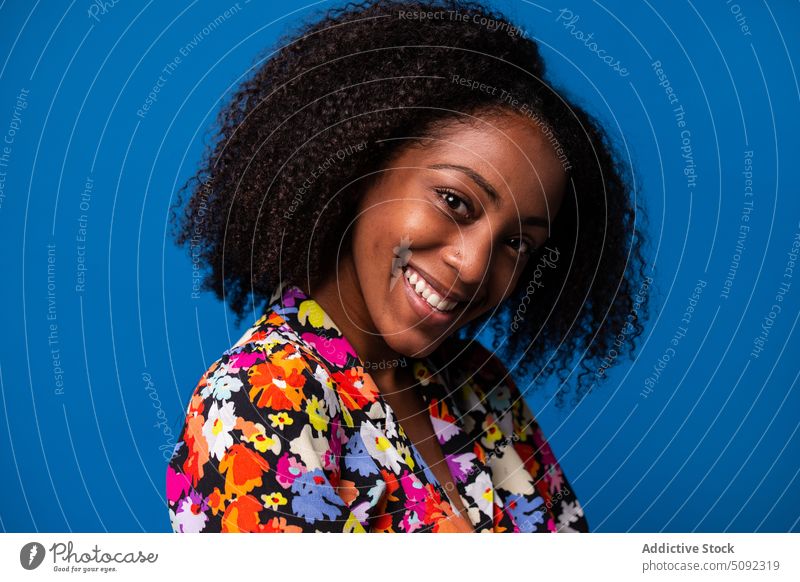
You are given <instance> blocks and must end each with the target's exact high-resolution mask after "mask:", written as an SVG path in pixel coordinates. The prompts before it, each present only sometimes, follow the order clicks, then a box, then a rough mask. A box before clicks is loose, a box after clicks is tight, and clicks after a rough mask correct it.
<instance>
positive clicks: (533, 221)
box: [428, 164, 550, 228]
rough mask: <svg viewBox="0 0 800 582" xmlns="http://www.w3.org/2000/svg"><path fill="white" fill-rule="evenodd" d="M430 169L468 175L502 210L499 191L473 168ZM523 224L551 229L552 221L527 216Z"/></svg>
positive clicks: (445, 165) (433, 167) (455, 165)
mask: <svg viewBox="0 0 800 582" xmlns="http://www.w3.org/2000/svg"><path fill="white" fill-rule="evenodd" d="M428 169H431V170H456V171H458V172H461V173H463V174H466V175H467V176H469V177H470V179H471V180H472V181H473V182H475V183H476V184H477V185H478V186H480V187H481V188H483V190H484V191H485V192H486V193H487V194H488V195H489V199H490V200H491V201H492V203H493V204H494V206H495V208H500V206H501V205H502V198H501V197H500V195H499V194H498V193H497V190H495V189H494V186H492V185H491V184H490V183H489V181H488V180H487V179H486V178H484V177H483V176H481V175H480V174H479V173H478V172H476V171H475V170H473V169H472V168H468V167H467V166H459V165H458V164H433V165H432V166H428ZM522 224H529V225H531V226H541V227H544V228H549V227H550V221H549V220H547V218H545V217H543V216H527V217H525V218H524V219H523V220H522Z"/></svg>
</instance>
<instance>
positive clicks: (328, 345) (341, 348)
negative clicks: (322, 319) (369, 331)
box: [301, 332, 356, 368]
mask: <svg viewBox="0 0 800 582" xmlns="http://www.w3.org/2000/svg"><path fill="white" fill-rule="evenodd" d="M301 337H302V338H303V340H304V341H306V342H308V343H309V344H311V345H312V346H314V348H315V349H316V350H317V351H318V352H319V353H320V354H321V355H322V357H324V358H325V359H326V360H328V361H329V362H331V363H333V364H334V365H336V366H339V367H340V368H341V367H342V366H344V365H345V364H346V363H347V355H348V354H350V355H352V356H354V357H355V355H356V353H355V351H354V350H353V347H352V346H351V345H350V342H348V341H347V340H346V339H344V338H341V337H339V338H333V339H328V338H323V337H321V336H319V335H317V334H316V333H310V332H306V333H304V334H303V335H302V336H301Z"/></svg>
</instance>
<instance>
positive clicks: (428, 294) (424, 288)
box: [405, 267, 458, 311]
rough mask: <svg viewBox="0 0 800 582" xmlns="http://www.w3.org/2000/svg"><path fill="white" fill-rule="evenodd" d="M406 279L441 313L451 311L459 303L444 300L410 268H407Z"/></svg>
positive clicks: (418, 293)
mask: <svg viewBox="0 0 800 582" xmlns="http://www.w3.org/2000/svg"><path fill="white" fill-rule="evenodd" d="M405 277H406V279H408V282H409V284H410V285H411V287H412V288H413V289H414V291H416V293H417V295H419V296H421V297H422V298H423V299H425V300H426V301H427V302H428V304H429V305H430V306H432V307H434V308H435V309H437V310H439V311H451V310H452V309H453V308H454V307H455V306H456V305H458V302H457V301H448V300H447V299H443V298H442V297H441V296H439V294H438V293H436V292H435V291H434V290H433V289H432V288H431V287H430V286H429V285H428V283H427V282H426V281H425V279H423V278H422V276H421V275H418V274H417V273H416V271H413V272H412V271H411V268H410V267H406V270H405Z"/></svg>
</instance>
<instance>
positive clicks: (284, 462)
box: [275, 453, 307, 489]
mask: <svg viewBox="0 0 800 582" xmlns="http://www.w3.org/2000/svg"><path fill="white" fill-rule="evenodd" d="M275 471H276V474H277V479H278V483H280V485H281V487H283V488H284V489H288V488H289V487H291V486H292V483H294V480H295V479H297V478H298V477H299V476H300V475H302V474H303V473H305V472H306V471H307V469H306V467H305V465H303V463H301V462H300V461H298V460H297V457H295V456H293V455H290V454H289V453H284V454H283V456H282V457H281V458H280V459H278V467H277V468H276V470H275Z"/></svg>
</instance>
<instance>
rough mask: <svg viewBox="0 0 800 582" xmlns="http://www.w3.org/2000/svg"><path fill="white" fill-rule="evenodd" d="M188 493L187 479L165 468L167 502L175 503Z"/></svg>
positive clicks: (171, 469) (181, 474)
mask: <svg viewBox="0 0 800 582" xmlns="http://www.w3.org/2000/svg"><path fill="white" fill-rule="evenodd" d="M187 491H189V477H187V476H186V475H184V474H183V473H178V472H177V471H176V470H175V469H173V468H172V466H169V467H167V501H169V502H170V503H175V502H176V501H177V500H178V499H180V498H181V497H183V496H184V495H185V494H186V492H187Z"/></svg>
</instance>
